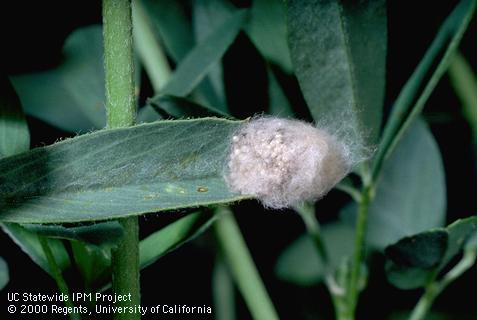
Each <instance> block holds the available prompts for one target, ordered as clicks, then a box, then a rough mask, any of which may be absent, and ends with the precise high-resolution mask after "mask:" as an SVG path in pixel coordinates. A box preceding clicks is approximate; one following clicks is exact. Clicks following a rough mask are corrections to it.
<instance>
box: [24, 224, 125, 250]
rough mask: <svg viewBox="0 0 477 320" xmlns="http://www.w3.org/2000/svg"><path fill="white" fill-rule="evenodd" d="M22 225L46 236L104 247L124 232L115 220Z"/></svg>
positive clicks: (113, 242) (116, 239)
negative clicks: (83, 224) (75, 225)
mask: <svg viewBox="0 0 477 320" xmlns="http://www.w3.org/2000/svg"><path fill="white" fill-rule="evenodd" d="M23 227H24V228H26V229H27V230H30V231H32V232H35V233H37V234H38V235H41V236H45V237H48V238H57V239H68V240H76V241H81V242H86V243H90V244H93V245H98V246H105V247H111V246H115V245H116V244H117V242H118V241H119V240H120V239H121V238H122V237H123V234H124V230H123V228H122V226H121V224H120V223H119V222H117V221H108V222H102V223H95V224H92V225H85V226H79V227H64V226H62V225H45V224H25V225H23Z"/></svg>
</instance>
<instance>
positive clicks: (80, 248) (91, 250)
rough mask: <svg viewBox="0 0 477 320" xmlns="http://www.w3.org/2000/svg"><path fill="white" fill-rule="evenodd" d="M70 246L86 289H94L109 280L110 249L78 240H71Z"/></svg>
mask: <svg viewBox="0 0 477 320" xmlns="http://www.w3.org/2000/svg"><path fill="white" fill-rule="evenodd" d="M71 248H72V250H73V257H74V260H75V262H76V265H77V266H78V269H79V271H80V273H81V275H82V277H83V280H84V286H85V289H86V290H87V291H94V289H96V288H100V287H101V286H103V285H104V284H105V283H108V282H109V281H110V280H111V279H110V276H111V250H110V249H107V248H103V247H98V246H96V245H89V244H86V243H82V242H78V241H71Z"/></svg>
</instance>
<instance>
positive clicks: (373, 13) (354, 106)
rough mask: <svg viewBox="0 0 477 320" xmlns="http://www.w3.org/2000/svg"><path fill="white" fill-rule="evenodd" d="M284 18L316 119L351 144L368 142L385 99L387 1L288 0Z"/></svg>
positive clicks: (376, 128) (293, 56)
mask: <svg viewBox="0 0 477 320" xmlns="http://www.w3.org/2000/svg"><path fill="white" fill-rule="evenodd" d="M287 21H288V33H289V34H288V43H289V46H290V52H291V59H292V63H293V67H294V69H295V74H296V76H297V78H298V81H299V84H300V86H301V89H302V92H303V95H304V97H305V100H306V102H307V104H308V107H309V108H310V111H311V114H312V116H313V118H314V120H315V122H317V124H319V125H324V126H327V127H328V128H329V129H330V130H331V131H332V132H337V133H338V134H340V135H343V136H344V137H351V138H352V139H353V140H354V141H353V145H357V146H362V145H368V144H371V145H372V144H373V142H374V139H375V138H376V136H377V134H378V132H379V128H380V123H381V114H382V104H383V99H384V88H385V87H384V85H385V62H386V59H385V57H386V43H387V28H386V25H387V18H386V1H384V0H378V1H372V0H367V1H358V2H356V1H338V0H333V1H314V0H305V1H303V0H290V1H289V2H288V10H287ZM343 119H345V120H346V123H345V124H343ZM366 142H367V143H366ZM353 152H361V150H359V149H357V150H356V151H353Z"/></svg>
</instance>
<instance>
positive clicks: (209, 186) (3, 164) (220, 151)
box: [0, 118, 244, 223]
mask: <svg viewBox="0 0 477 320" xmlns="http://www.w3.org/2000/svg"><path fill="white" fill-rule="evenodd" d="M240 123H241V122H240V121H230V120H223V119H214V118H204V119H197V120H178V121H161V122H157V123H153V124H143V125H139V126H135V127H130V128H122V129H114V130H103V131H99V132H95V133H92V134H87V135H83V136H79V137H77V138H74V139H69V140H66V141H62V142H60V143H57V144H54V145H52V146H47V147H44V148H38V149H34V150H32V151H29V152H27V153H23V154H20V155H17V156H12V157H9V158H4V159H2V160H0V181H1V185H0V211H1V213H0V221H9V222H18V223H62V222H79V221H94V220H105V219H112V218H117V217H125V216H131V215H140V214H144V213H148V212H157V211H164V210H172V209H177V208H184V207H196V206H200V205H209V204H214V203H224V202H231V201H235V200H238V199H243V198H244V197H243V196H239V195H238V194H234V193H232V192H231V191H229V189H228V187H227V185H226V183H225V181H224V178H223V169H224V163H225V160H226V157H227V152H228V148H229V144H230V139H231V135H232V134H233V132H234V131H235V130H236V128H237V126H238V125H239V124H240Z"/></svg>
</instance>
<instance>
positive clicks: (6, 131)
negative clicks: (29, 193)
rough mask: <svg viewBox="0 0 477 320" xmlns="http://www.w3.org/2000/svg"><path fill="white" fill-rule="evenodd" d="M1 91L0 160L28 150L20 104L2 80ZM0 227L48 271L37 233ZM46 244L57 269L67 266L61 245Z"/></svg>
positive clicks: (6, 83) (11, 227) (10, 88)
mask: <svg viewBox="0 0 477 320" xmlns="http://www.w3.org/2000/svg"><path fill="white" fill-rule="evenodd" d="M1 89H2V94H1V96H0V99H2V100H1V102H2V105H1V106H0V151H1V152H0V157H5V156H12V155H14V154H17V153H20V152H24V151H27V150H28V149H29V148H30V133H29V131H28V126H27V123H26V120H25V116H24V115H23V111H22V108H21V105H20V102H19V100H18V97H17V96H16V94H15V91H14V90H13V88H12V87H11V85H10V83H8V81H5V82H4V83H2V85H1ZM0 226H1V227H2V229H3V231H5V233H7V234H8V235H9V236H10V238H11V239H12V240H13V241H14V242H15V243H16V244H17V245H18V246H19V247H20V248H21V249H22V250H23V251H24V252H25V253H26V254H28V255H29V256H30V257H31V258H32V260H33V261H34V262H35V263H37V264H38V265H39V266H40V267H42V268H43V269H44V270H45V271H47V272H49V266H48V262H47V259H46V256H45V255H44V253H43V249H42V247H41V245H40V242H39V241H38V238H39V236H38V235H37V234H35V233H33V232H29V231H28V230H26V229H24V228H23V227H22V226H20V225H17V224H13V223H6V224H0ZM48 242H49V244H50V246H51V248H52V253H53V255H54V257H55V258H56V260H57V261H58V264H59V266H60V268H66V267H67V266H69V257H68V255H67V253H66V250H65V247H64V245H63V243H62V242H61V241H58V240H48Z"/></svg>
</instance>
